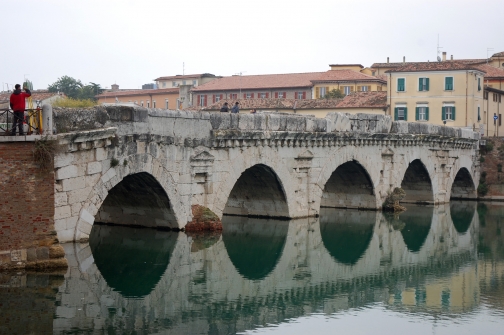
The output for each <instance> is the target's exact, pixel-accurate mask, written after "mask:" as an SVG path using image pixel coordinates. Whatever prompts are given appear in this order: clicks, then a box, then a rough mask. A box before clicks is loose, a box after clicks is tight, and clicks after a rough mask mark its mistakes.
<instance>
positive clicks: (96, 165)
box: [86, 162, 102, 175]
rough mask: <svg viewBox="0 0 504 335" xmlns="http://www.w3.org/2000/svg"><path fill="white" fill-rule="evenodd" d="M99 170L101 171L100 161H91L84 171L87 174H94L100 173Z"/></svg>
mask: <svg viewBox="0 0 504 335" xmlns="http://www.w3.org/2000/svg"><path fill="white" fill-rule="evenodd" d="M101 171H102V164H101V163H100V162H91V163H88V164H87V171H86V173H87V174H88V175H90V174H95V173H101Z"/></svg>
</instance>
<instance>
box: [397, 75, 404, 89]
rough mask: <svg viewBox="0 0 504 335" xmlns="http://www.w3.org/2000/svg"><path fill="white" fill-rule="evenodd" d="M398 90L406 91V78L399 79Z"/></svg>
mask: <svg viewBox="0 0 504 335" xmlns="http://www.w3.org/2000/svg"><path fill="white" fill-rule="evenodd" d="M397 90H398V91H400V92H402V91H404V78H399V79H397Z"/></svg>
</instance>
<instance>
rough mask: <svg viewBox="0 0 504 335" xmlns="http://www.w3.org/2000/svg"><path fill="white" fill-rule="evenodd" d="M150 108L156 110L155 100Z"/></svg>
mask: <svg viewBox="0 0 504 335" xmlns="http://www.w3.org/2000/svg"><path fill="white" fill-rule="evenodd" d="M152 108H156V100H154V101H153V102H152Z"/></svg>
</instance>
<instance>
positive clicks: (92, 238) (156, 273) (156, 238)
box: [89, 224, 178, 298]
mask: <svg viewBox="0 0 504 335" xmlns="http://www.w3.org/2000/svg"><path fill="white" fill-rule="evenodd" d="M177 235H178V233H174V232H163V231H158V230H155V229H146V228H143V229H142V228H140V229H138V228H130V227H117V226H116V227H112V226H106V225H96V224H95V225H94V226H93V229H92V230H91V234H90V235H89V245H90V247H91V251H92V253H93V258H94V261H95V264H96V266H97V267H98V270H100V272H101V274H102V276H103V278H104V279H105V281H106V282H107V284H108V285H109V286H110V287H111V288H112V289H114V290H115V291H118V292H120V293H121V295H122V296H124V297H136V298H138V297H144V296H146V295H148V294H149V293H150V292H151V291H152V290H153V289H154V287H155V286H156V284H157V283H158V282H159V280H160V278H161V276H162V275H163V273H164V272H165V270H166V267H167V266H168V263H169V262H170V257H171V254H172V252H173V249H174V247H175V243H176V241H177Z"/></svg>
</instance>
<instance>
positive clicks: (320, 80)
mask: <svg viewBox="0 0 504 335" xmlns="http://www.w3.org/2000/svg"><path fill="white" fill-rule="evenodd" d="M329 66H330V67H331V70H329V71H327V72H324V73H321V74H320V75H318V76H317V78H315V79H313V80H311V82H312V83H313V98H314V99H320V98H324V97H325V96H326V94H328V93H329V92H330V91H332V90H334V89H336V90H339V91H341V93H343V94H344V95H348V94H350V93H352V92H366V91H385V90H386V89H387V82H386V81H385V80H383V79H380V78H377V77H373V76H371V75H368V74H365V73H362V72H361V71H365V69H364V67H363V66H362V65H360V64H333V65H329Z"/></svg>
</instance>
